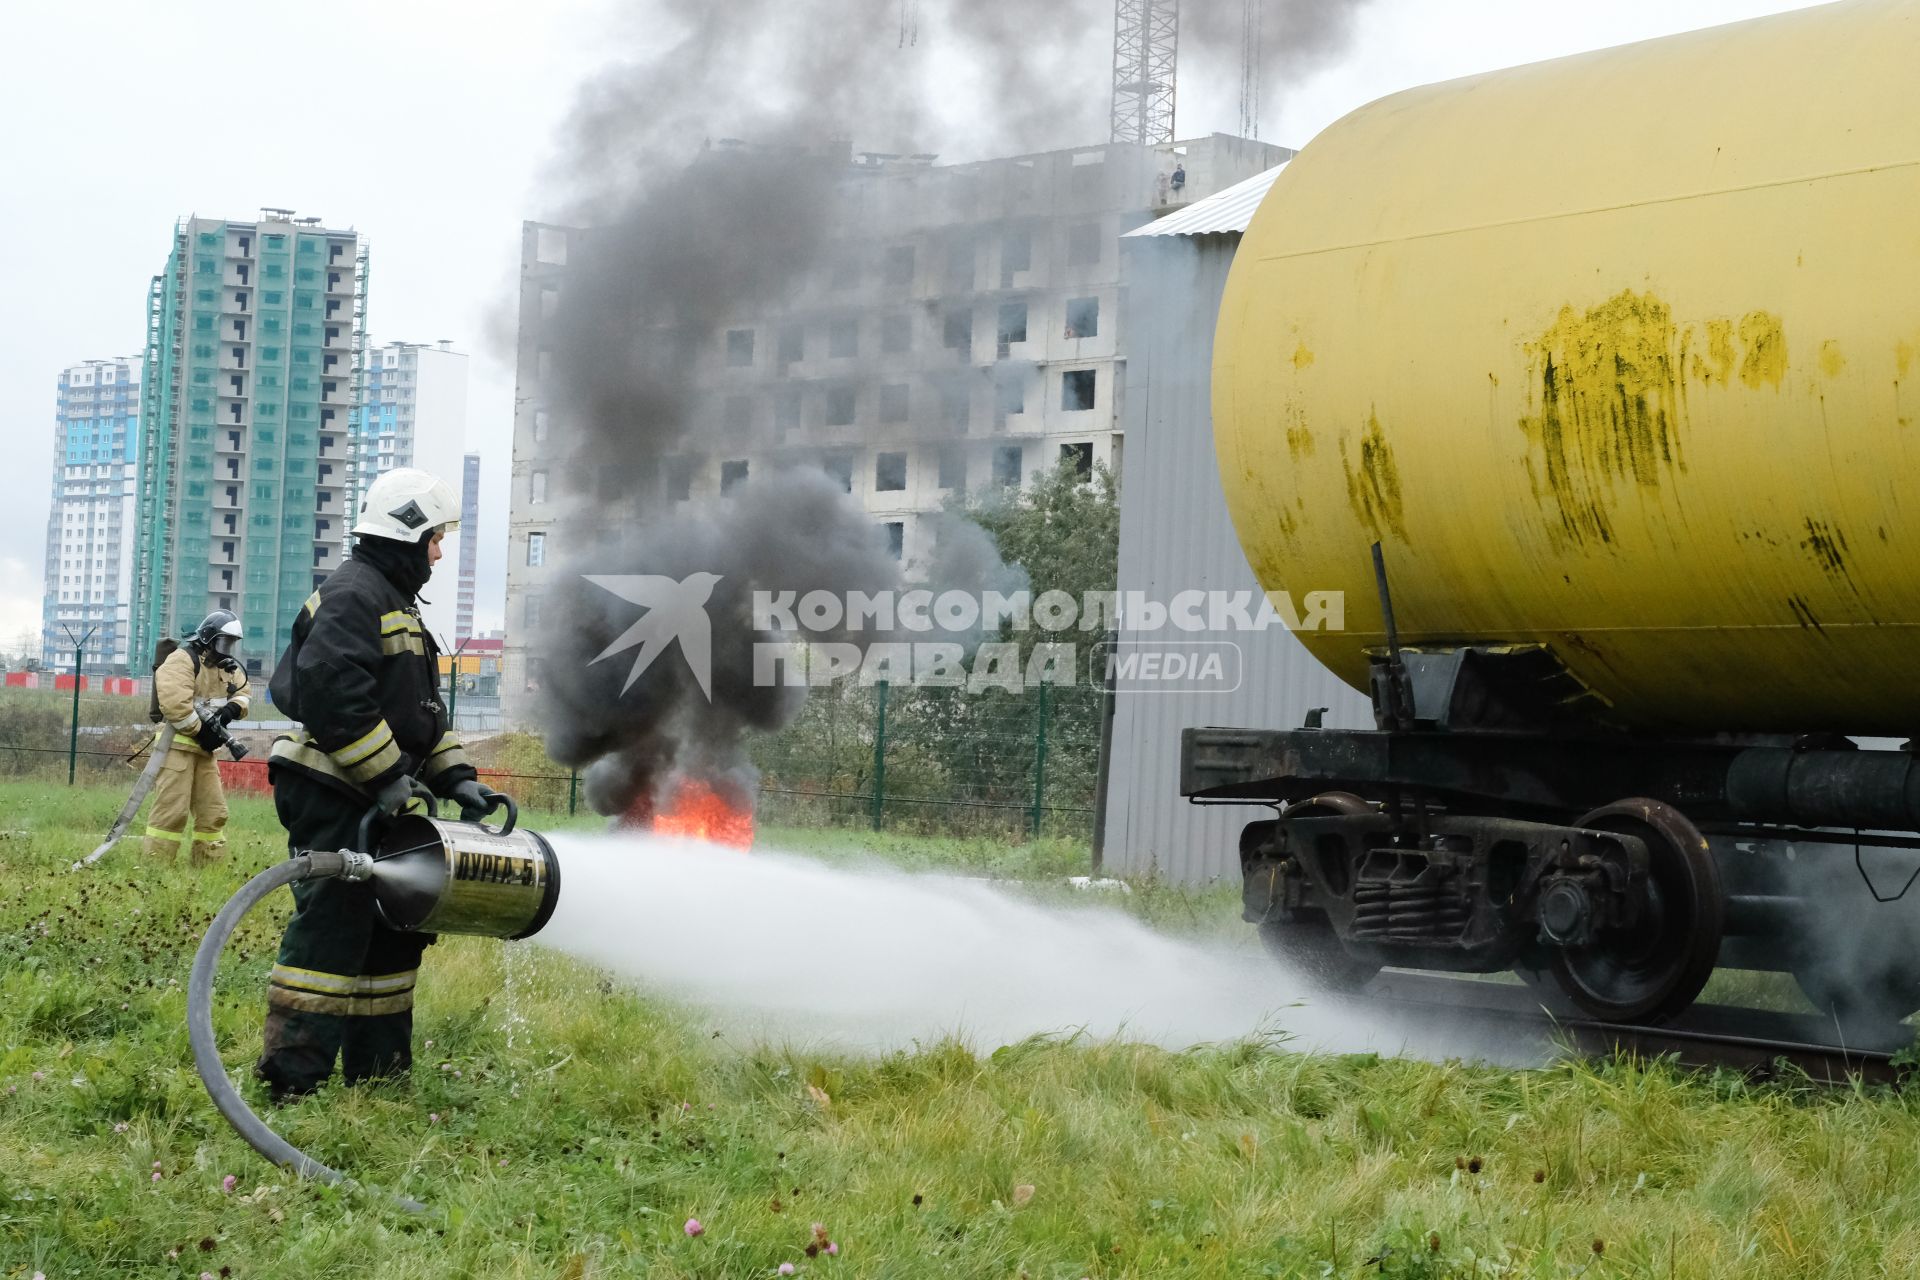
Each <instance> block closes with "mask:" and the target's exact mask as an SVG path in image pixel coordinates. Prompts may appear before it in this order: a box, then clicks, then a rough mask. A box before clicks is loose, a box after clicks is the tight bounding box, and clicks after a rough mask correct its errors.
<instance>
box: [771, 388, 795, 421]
mask: <svg viewBox="0 0 1920 1280" xmlns="http://www.w3.org/2000/svg"><path fill="white" fill-rule="evenodd" d="M800 405H801V400H800V389H799V388H798V387H789V388H784V389H782V390H781V391H780V392H779V393H777V394H776V395H775V396H774V398H773V425H774V427H775V428H776V429H778V430H780V431H798V430H799V429H800Z"/></svg>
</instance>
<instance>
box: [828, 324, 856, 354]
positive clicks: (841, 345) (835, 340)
mask: <svg viewBox="0 0 1920 1280" xmlns="http://www.w3.org/2000/svg"><path fill="white" fill-rule="evenodd" d="M859 354H860V322H859V321H858V320H855V319H851V318H848V319H844V320H835V321H833V322H832V323H831V324H830V325H829V326H828V327H827V355H828V356H829V357H830V358H832V359H835V360H846V359H851V358H852V357H854V356H857V355H859Z"/></svg>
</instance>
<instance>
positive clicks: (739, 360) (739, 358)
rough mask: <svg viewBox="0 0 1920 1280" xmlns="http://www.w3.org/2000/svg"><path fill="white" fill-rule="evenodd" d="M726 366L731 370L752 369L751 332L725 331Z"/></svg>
mask: <svg viewBox="0 0 1920 1280" xmlns="http://www.w3.org/2000/svg"><path fill="white" fill-rule="evenodd" d="M727 366H728V367H729V368H732V369H748V368H752V367H753V330H751V329H729V330H727Z"/></svg>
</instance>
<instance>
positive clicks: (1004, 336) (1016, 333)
mask: <svg viewBox="0 0 1920 1280" xmlns="http://www.w3.org/2000/svg"><path fill="white" fill-rule="evenodd" d="M996 340H997V342H998V343H999V353H1000V358H1001V359H1003V360H1004V359H1006V357H1007V355H1008V353H1009V350H1010V348H1011V347H1012V345H1013V344H1014V343H1016V342H1025V341H1026V340H1027V304H1026V303H1024V302H1003V303H1001V304H1000V328H999V331H998V334H997V335H996Z"/></svg>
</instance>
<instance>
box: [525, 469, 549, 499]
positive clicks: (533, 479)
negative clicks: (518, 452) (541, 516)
mask: <svg viewBox="0 0 1920 1280" xmlns="http://www.w3.org/2000/svg"><path fill="white" fill-rule="evenodd" d="M546 500H547V473H546V472H544V471H535V472H533V473H531V474H530V475H528V476H527V501H528V502H545V501H546Z"/></svg>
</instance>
